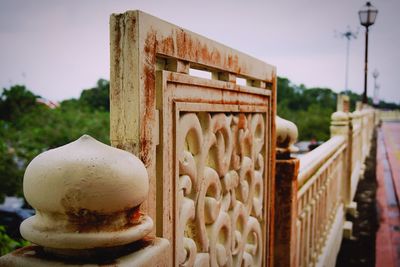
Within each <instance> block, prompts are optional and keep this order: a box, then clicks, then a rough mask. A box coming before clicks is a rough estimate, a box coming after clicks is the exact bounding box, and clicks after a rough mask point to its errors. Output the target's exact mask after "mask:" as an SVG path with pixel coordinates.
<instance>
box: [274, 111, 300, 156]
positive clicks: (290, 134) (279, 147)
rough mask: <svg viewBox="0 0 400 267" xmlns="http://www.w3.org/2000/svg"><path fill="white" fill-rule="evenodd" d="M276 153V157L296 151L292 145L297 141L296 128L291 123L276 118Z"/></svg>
mask: <svg viewBox="0 0 400 267" xmlns="http://www.w3.org/2000/svg"><path fill="white" fill-rule="evenodd" d="M275 123H276V151H277V155H284V154H290V152H296V151H298V148H297V147H295V146H294V145H293V144H294V143H295V142H296V141H297V136H298V131H297V126H296V124H294V123H293V122H291V121H288V120H285V119H282V118H281V117H279V116H276V120H275Z"/></svg>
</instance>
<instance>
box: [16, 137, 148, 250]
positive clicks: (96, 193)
mask: <svg viewBox="0 0 400 267" xmlns="http://www.w3.org/2000/svg"><path fill="white" fill-rule="evenodd" d="M23 187H24V195H25V197H26V199H27V201H28V202H29V204H30V205H31V206H32V207H33V208H34V209H35V210H36V215H34V216H33V217H30V218H28V219H27V220H25V221H24V222H23V223H22V224H21V227H20V230H21V235H22V236H23V237H24V238H25V239H27V240H29V241H31V242H33V243H36V244H38V245H40V246H43V247H47V248H50V249H73V250H75V249H91V248H102V247H113V246H119V245H124V244H128V243H131V242H133V241H136V240H139V239H141V238H143V237H144V236H146V235H147V234H148V233H149V232H151V230H152V228H153V221H152V220H151V218H150V217H148V216H146V215H143V214H142V213H140V211H139V206H140V204H141V203H142V202H143V201H144V200H145V199H146V198H147V193H148V190H149V184H148V175H147V171H146V168H145V166H144V165H143V163H142V162H141V161H140V160H139V159H138V158H137V157H135V156H134V155H132V154H130V153H128V152H126V151H123V150H120V149H117V148H113V147H110V146H107V145H105V144H102V143H100V142H98V141H96V140H95V139H93V138H92V137H90V136H88V135H84V136H82V137H81V138H79V139H78V140H76V141H74V142H72V143H70V144H67V145H65V146H62V147H59V148H56V149H51V150H49V151H46V152H44V153H42V154H40V155H39V156H37V157H36V158H34V159H33V160H32V162H31V163H30V164H29V165H28V167H27V169H26V171H25V175H24V183H23Z"/></svg>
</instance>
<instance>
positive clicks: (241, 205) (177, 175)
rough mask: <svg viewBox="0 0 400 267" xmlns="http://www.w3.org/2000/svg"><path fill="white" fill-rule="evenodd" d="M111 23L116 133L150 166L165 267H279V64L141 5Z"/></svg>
mask: <svg viewBox="0 0 400 267" xmlns="http://www.w3.org/2000/svg"><path fill="white" fill-rule="evenodd" d="M110 27H111V36H110V41H111V76H110V81H111V83H110V85H111V87H110V88H111V94H110V106H111V108H110V121H111V137H110V139H111V143H112V145H113V146H116V147H119V148H123V149H126V150H128V151H131V152H132V153H134V154H136V155H138V156H139V157H140V159H141V160H142V161H143V163H144V164H145V166H146V169H147V172H148V175H149V194H148V199H147V201H146V202H145V203H143V204H142V205H141V210H142V211H144V212H146V213H148V214H149V216H150V217H151V218H152V219H153V220H154V222H155V229H154V232H153V233H152V234H153V235H155V236H158V237H163V238H165V239H167V240H168V241H169V242H170V247H169V248H168V255H169V257H167V258H166V259H165V264H166V265H167V266H179V265H188V266H190V265H202V266H208V265H211V266H216V265H226V266H233V265H241V264H244V265H246V264H247V265H253V266H254V265H261V266H272V257H271V254H272V249H271V248H272V246H271V245H272V237H273V233H272V231H273V227H272V221H273V220H272V219H273V217H272V216H273V199H274V191H273V190H274V163H275V154H274V147H275V121H274V119H273V118H275V103H276V101H275V95H276V69H275V67H274V66H271V65H269V64H267V63H264V62H262V61H260V60H258V59H255V58H252V57H250V56H248V55H246V54H243V53H241V52H240V51H237V50H234V49H232V48H229V47H227V46H224V45H222V44H219V43H217V42H214V41H212V40H210V39H207V38H205V37H202V36H200V35H198V34H196V33H193V32H190V31H188V30H185V29H182V28H180V27H177V26H175V25H172V24H169V23H167V22H165V21H162V20H159V19H157V18H155V17H152V16H150V15H148V14H145V13H143V12H140V11H132V12H126V13H124V14H121V15H113V16H112V17H111V23H110ZM190 69H197V70H203V71H208V72H209V73H210V76H211V77H210V78H211V79H204V78H199V77H194V76H192V75H190ZM237 78H241V79H244V80H245V81H246V85H239V84H236V80H237Z"/></svg>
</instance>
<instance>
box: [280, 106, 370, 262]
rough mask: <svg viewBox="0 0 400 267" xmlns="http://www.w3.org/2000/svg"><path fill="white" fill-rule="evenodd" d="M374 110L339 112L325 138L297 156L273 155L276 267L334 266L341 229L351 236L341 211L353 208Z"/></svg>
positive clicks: (354, 208) (349, 225)
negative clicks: (317, 145)
mask: <svg viewBox="0 0 400 267" xmlns="http://www.w3.org/2000/svg"><path fill="white" fill-rule="evenodd" d="M375 114H376V112H375V110H373V109H369V108H364V109H362V110H357V111H355V112H353V113H347V112H343V111H337V112H335V113H334V114H332V123H331V138H330V139H329V140H328V141H327V142H325V143H324V144H322V145H321V146H319V147H318V148H316V149H314V150H313V151H311V152H309V153H307V154H305V155H304V156H302V157H301V158H300V160H298V159H293V158H290V157H289V156H288V157H286V158H285V159H283V160H280V159H278V160H277V165H276V170H277V173H276V197H275V199H276V202H275V209H276V210H277V214H276V216H275V225H276V226H275V233H276V237H275V259H274V262H275V266H293V267H295V266H335V262H336V257H337V253H338V251H339V248H340V244H341V240H342V236H343V234H344V235H345V236H346V237H350V236H351V228H352V225H351V222H346V221H345V214H346V212H350V213H354V212H355V210H356V207H357V206H356V203H354V202H353V198H354V194H355V191H356V188H357V185H358V181H359V179H360V177H362V175H363V172H364V169H365V165H364V161H365V158H366V156H367V155H368V153H369V149H370V145H371V139H372V135H373V131H374V127H375V126H376V121H377V120H376V119H375V117H376V116H375ZM278 145H279V144H278Z"/></svg>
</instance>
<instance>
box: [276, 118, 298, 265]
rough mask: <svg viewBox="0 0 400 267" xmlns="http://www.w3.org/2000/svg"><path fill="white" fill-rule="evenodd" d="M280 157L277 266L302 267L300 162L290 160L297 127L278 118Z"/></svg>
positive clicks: (277, 187)
mask: <svg viewBox="0 0 400 267" xmlns="http://www.w3.org/2000/svg"><path fill="white" fill-rule="evenodd" d="M276 129H277V134H276V136H277V154H276V175H275V177H276V181H275V231H274V232H275V241H274V243H275V245H274V265H275V266H289V267H291V266H292V267H295V266H298V263H297V256H296V250H297V239H296V235H297V233H296V217H297V190H298V185H297V175H298V172H299V165H300V162H299V160H298V159H296V158H292V157H291V156H290V152H294V151H295V147H294V146H293V144H294V142H295V141H296V139H297V135H298V132H297V127H296V125H295V124H294V123H292V122H290V121H287V120H284V119H282V118H280V117H276Z"/></svg>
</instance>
